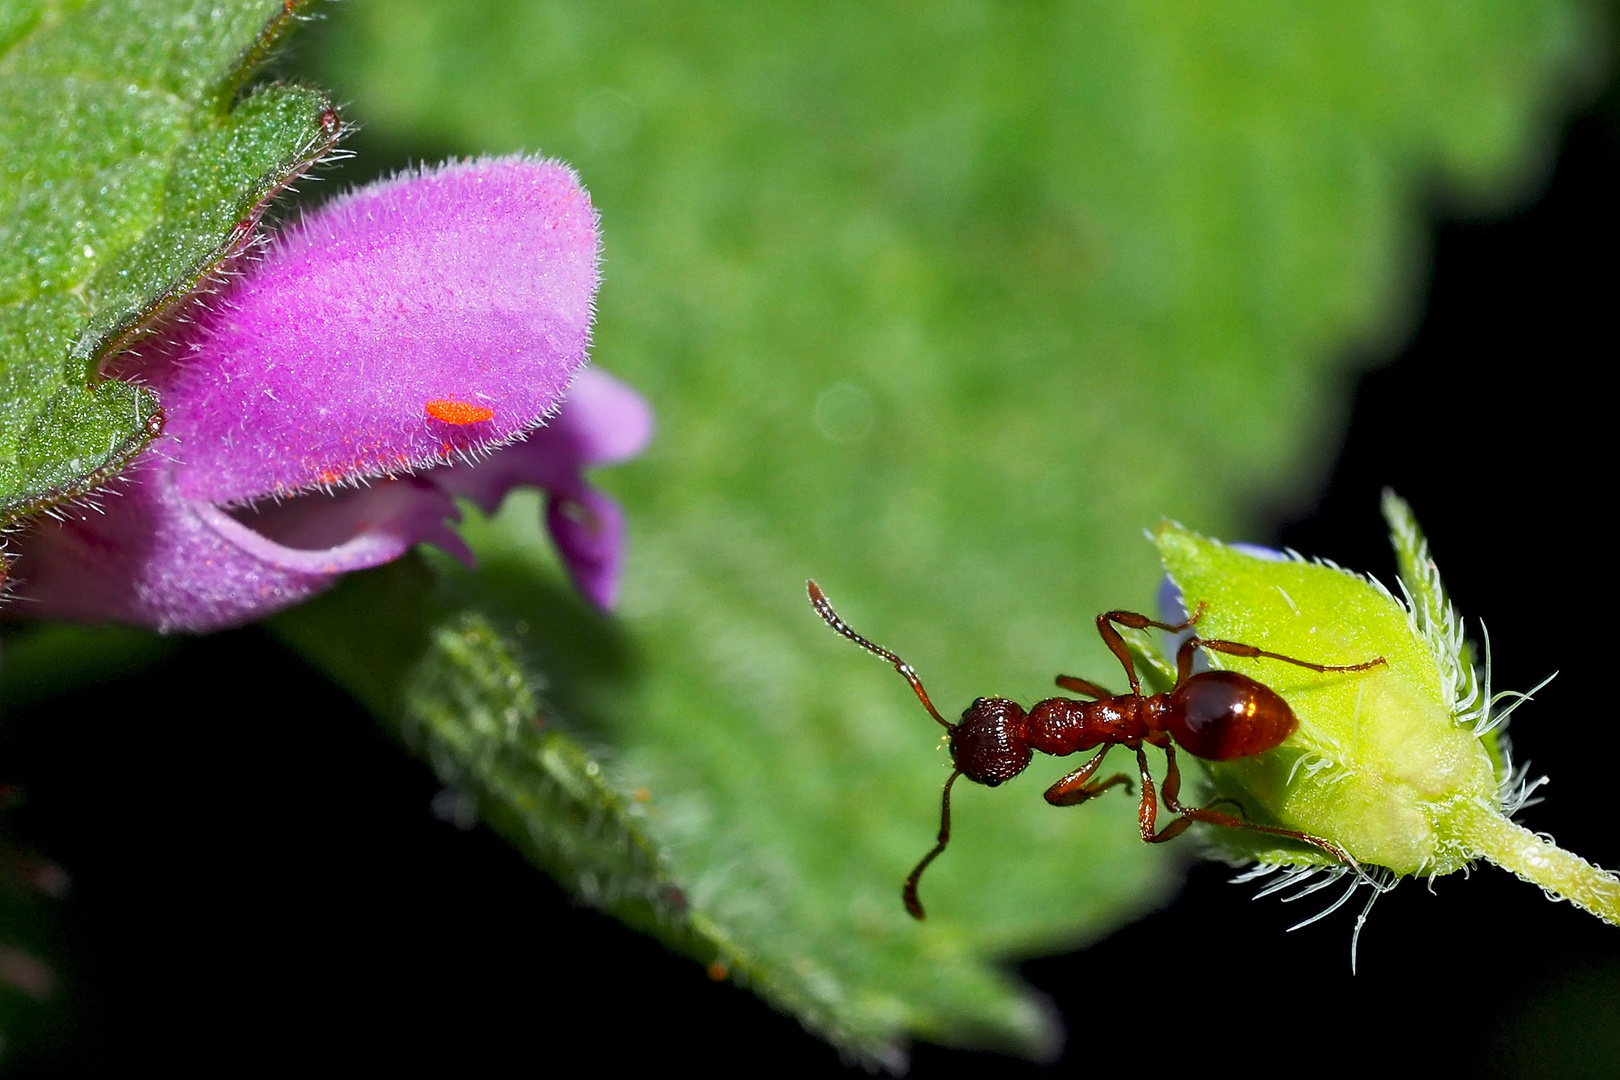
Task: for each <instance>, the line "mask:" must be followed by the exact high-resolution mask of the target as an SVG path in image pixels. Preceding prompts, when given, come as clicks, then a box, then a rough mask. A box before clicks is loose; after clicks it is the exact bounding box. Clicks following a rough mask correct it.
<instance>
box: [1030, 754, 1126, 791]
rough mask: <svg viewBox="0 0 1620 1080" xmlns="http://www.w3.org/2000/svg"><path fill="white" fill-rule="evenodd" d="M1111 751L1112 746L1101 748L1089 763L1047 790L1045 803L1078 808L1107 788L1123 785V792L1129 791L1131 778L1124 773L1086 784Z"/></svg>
mask: <svg viewBox="0 0 1620 1080" xmlns="http://www.w3.org/2000/svg"><path fill="white" fill-rule="evenodd" d="M1112 749H1113V747H1112V746H1105V747H1103V748H1102V749H1101V750H1099V751H1097V753H1096V755H1095V756H1094V757H1092V759H1091V760H1090V761H1088V762H1086V763H1085V764H1084V765H1082V766H1080V767H1079V768H1078V769H1076V770H1074V772H1072V773H1070V774H1069V775H1068V776H1065V777H1064V778H1063V779H1061V780H1059V781H1058V782H1057V783H1055V784H1053V785H1052V786H1051V787H1049V788H1047V789H1046V801H1047V802H1049V803H1051V804H1052V805H1053V806H1078V805H1079V804H1080V803H1083V802H1085V801H1086V800H1087V799H1094V798H1096V797H1097V796H1098V795H1101V794H1102V793H1103V792H1105V791H1107V790H1108V789H1109V788H1111V787H1114V786H1116V785H1119V784H1124V785H1125V790H1126V791H1129V790H1130V789H1131V778H1130V777H1128V776H1126V775H1125V774H1124V773H1115V774H1114V775H1113V776H1110V777H1109V778H1108V779H1106V780H1099V781H1097V782H1096V783H1087V782H1086V781H1088V780H1090V779H1091V774H1092V773H1094V772H1096V771H1097V767H1098V766H1099V765H1101V764H1102V759H1103V758H1104V757H1106V756H1107V754H1108V751H1110V750H1112Z"/></svg>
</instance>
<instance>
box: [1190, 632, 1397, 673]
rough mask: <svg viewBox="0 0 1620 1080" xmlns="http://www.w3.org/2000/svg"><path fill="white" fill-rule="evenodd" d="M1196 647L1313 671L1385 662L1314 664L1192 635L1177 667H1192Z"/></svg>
mask: <svg viewBox="0 0 1620 1080" xmlns="http://www.w3.org/2000/svg"><path fill="white" fill-rule="evenodd" d="M1194 649H1208V650H1209V651H1210V652H1218V653H1224V654H1226V655H1227V656H1243V657H1248V658H1250V659H1253V658H1256V657H1262V656H1263V657H1265V658H1266V659H1268V660H1281V661H1282V662H1283V663H1285V664H1293V665H1294V666H1295V667H1302V668H1310V669H1311V670H1312V671H1323V672H1326V671H1366V670H1367V669H1369V668H1375V667H1378V666H1379V665H1381V664H1382V663H1384V658H1383V657H1382V656H1378V657H1374V658H1373V659H1371V660H1367V661H1365V662H1363V663H1360V664H1313V663H1311V662H1310V661H1309V660H1296V659H1295V658H1294V657H1292V656H1284V655H1283V654H1282V653H1274V652H1267V651H1266V650H1264V649H1259V648H1256V647H1255V646H1253V645H1245V644H1243V643H1242V642H1240V641H1222V640H1221V639H1220V638H1198V637H1191V638H1188V639H1187V640H1186V641H1185V642H1183V643H1182V645H1181V648H1180V649H1179V650H1177V652H1176V667H1177V669H1178V670H1179V669H1180V668H1182V667H1183V666H1186V667H1188V668H1189V669H1190V667H1191V663H1192V660H1191V658H1192V650H1194ZM1184 656H1185V657H1186V664H1185V665H1183V663H1182V660H1183V657H1184ZM1181 678H1182V680H1183V681H1184V680H1185V678H1186V676H1185V675H1183V676H1182V677H1181Z"/></svg>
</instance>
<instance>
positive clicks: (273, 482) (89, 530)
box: [17, 158, 652, 630]
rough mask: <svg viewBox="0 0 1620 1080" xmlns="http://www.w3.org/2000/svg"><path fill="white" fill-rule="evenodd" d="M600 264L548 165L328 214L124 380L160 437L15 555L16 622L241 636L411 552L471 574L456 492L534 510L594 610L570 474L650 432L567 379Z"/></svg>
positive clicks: (281, 242) (389, 187)
mask: <svg viewBox="0 0 1620 1080" xmlns="http://www.w3.org/2000/svg"><path fill="white" fill-rule="evenodd" d="M596 250H597V236H596V219H595V214H594V211H592V209H591V207H590V203H589V201H588V199H587V198H586V196H585V193H584V191H583V190H582V189H581V188H580V187H579V185H578V183H577V181H576V180H575V178H574V176H573V174H572V173H571V172H569V171H568V170H567V169H566V168H564V167H562V166H560V165H556V164H553V163H549V162H536V161H528V160H523V159H519V158H508V159H500V160H494V161H481V162H470V163H461V164H453V165H450V166H446V167H444V168H441V169H438V170H434V171H428V172H422V173H412V174H407V175H405V176H401V177H398V178H395V179H393V180H390V181H386V182H383V183H381V184H377V185H374V186H372V187H369V188H365V189H362V190H360V191H358V192H355V193H353V194H351V195H349V196H347V197H345V198H343V199H340V200H338V201H337V202H335V203H333V204H331V205H329V206H327V207H325V208H323V209H322V210H321V211H319V212H318V213H316V214H314V215H313V216H311V217H310V218H308V219H306V220H305V221H304V222H303V223H302V224H301V225H300V226H298V227H297V228H296V229H294V230H291V231H290V232H289V233H288V234H286V235H284V236H283V237H281V238H280V239H278V240H277V241H276V242H275V243H274V244H273V245H271V247H270V249H269V251H268V252H267V253H266V254H265V255H264V256H263V257H262V258H260V259H258V260H256V261H255V262H254V263H252V264H251V265H249V266H248V267H247V268H246V269H245V271H244V273H243V274H242V276H241V277H240V278H239V279H237V280H236V281H235V282H233V284H232V286H231V287H230V289H229V290H228V291H227V292H226V293H225V294H224V295H223V296H222V297H220V298H219V300H218V301H217V302H216V303H215V304H214V306H213V307H212V309H211V310H208V311H205V312H204V313H203V314H202V315H201V316H200V317H199V318H198V319H197V320H196V322H195V323H193V324H190V325H187V326H185V327H184V328H183V330H182V332H180V333H178V334H176V335H175V336H174V337H173V338H172V339H171V340H170V341H169V342H168V343H166V345H165V346H164V347H162V348H159V349H157V350H153V352H152V353H151V354H150V355H149V356H148V357H147V358H146V360H144V361H143V362H142V363H141V365H140V366H139V368H137V369H136V374H138V375H139V377H142V378H144V379H145V380H146V381H148V382H149V383H150V384H152V385H153V386H154V387H156V388H157V389H158V390H159V391H160V393H161V394H162V398H163V403H164V407H165V410H166V412H167V414H168V424H167V426H166V428H165V432H164V434H163V436H162V437H161V438H160V439H159V440H157V442H155V443H154V444H153V446H152V447H151V448H150V450H149V451H148V453H147V454H146V455H144V456H143V459H142V462H141V465H140V467H138V468H137V469H136V470H135V471H134V472H133V473H132V474H131V476H130V477H129V478H128V483H127V484H126V486H125V487H124V488H123V489H122V490H121V491H118V492H115V493H114V494H113V495H111V497H108V498H106V499H105V500H104V502H103V505H102V506H101V507H100V510H101V512H100V513H90V512H87V513H85V514H84V515H83V516H81V517H78V518H73V519H69V520H64V521H60V522H43V523H40V524H39V525H38V526H36V527H35V529H34V530H33V531H32V532H31V533H29V534H28V535H26V536H25V537H24V538H23V540H22V542H21V544H20V545H19V547H20V550H19V556H20V557H19V560H18V563H17V569H18V571H19V577H20V579H21V581H22V584H21V586H20V588H19V590H18V592H19V600H20V601H21V603H20V604H19V607H18V610H19V612H20V613H27V614H34V615H42V616H51V617H60V618H72V619H85V620H96V619H118V620H123V621H129V622H136V623H143V624H146V625H150V626H156V627H159V628H161V629H165V630H174V629H184V630H211V629H217V628H220V627H224V626H230V625H235V624H239V623H243V622H248V621H251V620H252V619H255V618H258V617H260V616H262V615H265V614H268V613H269V612H271V611H275V610H278V609H280V608H282V607H286V606H288V605H290V604H293V603H296V602H298V601H299V600H302V599H304V598H305V597H307V596H310V595H312V594H313V593H316V592H319V591H321V590H322V589H325V588H327V587H328V586H330V585H331V584H332V583H333V582H334V581H335V580H336V578H337V577H338V576H339V575H341V574H343V573H346V572H348V571H350V570H355V569H360V568H362V567H367V566H374V565H377V564H379V563H382V562H386V561H388V560H390V559H393V558H396V557H398V556H399V555H400V554H402V553H403V552H405V551H406V550H408V549H409V548H410V547H411V546H412V545H413V544H416V543H432V544H437V545H438V546H440V547H442V548H444V549H445V550H447V551H449V552H451V553H452V554H454V555H456V556H457V557H459V558H461V559H463V560H464V561H467V562H469V563H470V561H471V558H472V556H471V553H470V552H469V551H468V550H467V548H466V546H465V544H464V543H463V542H462V541H461V539H460V537H459V536H458V535H457V534H456V533H455V532H454V531H453V530H452V529H451V528H450V527H449V524H450V523H453V522H455V521H457V520H459V513H458V511H457V510H456V507H455V503H454V497H457V496H461V497H465V498H468V499H470V500H472V501H474V502H475V503H477V504H478V505H480V506H481V507H483V508H484V509H485V510H486V511H491V512H492V511H493V510H494V509H495V508H496V507H497V506H498V505H499V503H500V501H501V500H502V498H504V496H505V494H506V492H507V491H508V490H510V489H511V488H512V487H514V486H518V485H528V486H536V487H542V488H545V489H546V490H547V491H548V492H549V493H550V497H549V499H548V508H547V520H548V524H549V525H550V528H551V531H552V535H553V537H554V538H555V540H556V542H557V544H558V548H559V550H560V551H561V552H562V555H563V558H564V561H565V563H566V564H567V566H568V567H569V570H570V572H571V573H572V574H573V576H574V579H575V581H576V584H577V585H578V586H579V588H580V590H581V592H582V593H583V594H584V595H585V596H586V597H587V598H588V599H590V600H591V601H592V602H593V603H596V604H598V605H599V606H603V607H607V606H610V605H611V604H612V602H613V599H614V596H615V593H616V590H617V581H618V572H619V566H620V563H621V560H622V548H623V531H624V529H623V515H622V514H621V513H620V511H619V510H618V508H617V506H615V505H614V504H613V502H612V501H611V500H609V499H608V498H607V497H606V496H605V495H602V494H601V493H599V492H596V491H594V490H592V489H591V488H590V487H589V486H588V485H587V483H586V482H585V479H584V470H585V469H586V468H588V467H590V466H592V465H598V464H606V463H609V462H612V461H618V460H623V459H624V458H627V457H630V456H632V455H634V454H635V453H637V452H638V451H639V450H640V449H641V447H642V446H643V445H644V444H645V443H646V441H647V439H648V438H649V437H650V434H651V431H652V414H651V410H650V409H648V407H647V405H646V403H645V402H643V401H642V399H641V398H640V397H639V396H638V395H636V393H635V392H634V391H632V390H630V389H629V388H628V387H626V386H624V385H623V384H622V383H619V382H617V381H616V380H614V379H612V378H611V377H609V376H606V375H603V374H601V373H599V372H593V371H581V370H580V367H581V365H582V364H583V363H584V359H585V348H586V344H587V338H588V335H589V329H590V320H591V305H592V301H593V299H594V295H595V289H596V282H597V274H596ZM570 382H572V383H573V388H572V392H571V394H570V396H569V398H568V400H567V402H566V403H564V404H563V405H562V407H561V409H560V410H559V409H558V403H559V401H560V400H561V399H562V397H563V395H564V394H565V393H568V392H569V386H570ZM548 414H549V420H548ZM542 423H543V424H544V426H538V427H537V426H536V425H539V424H542ZM503 444H504V445H503ZM451 462H460V463H459V464H455V465H454V466H453V467H452V466H451V465H450V464H448V463H451ZM474 462H477V464H476V466H475V465H474V464H473V463H474ZM357 485H358V486H357Z"/></svg>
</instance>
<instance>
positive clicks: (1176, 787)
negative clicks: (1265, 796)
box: [1152, 746, 1356, 866]
mask: <svg viewBox="0 0 1620 1080" xmlns="http://www.w3.org/2000/svg"><path fill="white" fill-rule="evenodd" d="M1164 756H1165V759H1166V760H1167V761H1168V762H1169V766H1168V767H1167V768H1166V770H1165V774H1164V808H1165V809H1166V810H1169V811H1170V812H1172V813H1175V814H1180V815H1181V816H1180V817H1179V818H1177V819H1176V820H1175V821H1172V822H1171V823H1170V824H1169V825H1166V826H1165V827H1164V831H1163V832H1161V833H1159V834H1158V835H1157V836H1155V837H1154V838H1153V841H1152V842H1153V843H1155V844H1162V843H1164V842H1165V841H1166V840H1170V839H1173V838H1175V837H1177V836H1180V835H1181V834H1182V833H1183V832H1186V831H1187V826H1189V825H1191V824H1192V823H1193V822H1195V821H1202V822H1204V823H1205V824H1207V825H1225V826H1229V827H1231V828H1234V829H1253V830H1255V831H1256V832H1263V833H1270V834H1271V835H1272V836H1286V837H1287V838H1288V839H1290V840H1299V841H1301V842H1303V843H1306V844H1311V845H1312V846H1314V847H1319V848H1321V849H1322V850H1323V851H1325V852H1327V853H1328V854H1329V855H1332V856H1333V857H1334V858H1335V859H1338V860H1339V861H1340V862H1342V863H1345V864H1346V865H1349V866H1355V865H1356V861H1355V860H1354V859H1352V858H1351V857H1350V856H1349V855H1348V854H1346V853H1345V850H1344V849H1343V848H1341V847H1340V846H1339V845H1338V844H1335V843H1333V842H1332V841H1331V840H1324V839H1322V838H1321V837H1320V836H1312V835H1311V834H1310V833H1303V832H1298V831H1296V830H1294V829H1279V828H1275V827H1273V826H1271V825H1256V824H1255V823H1254V822H1252V821H1245V820H1243V819H1242V818H1235V817H1233V816H1232V815H1231V814H1223V813H1221V812H1220V811H1218V810H1211V809H1210V806H1218V805H1220V804H1221V803H1223V802H1229V803H1232V804H1233V805H1235V806H1237V807H1238V809H1239V810H1241V809H1242V805H1241V804H1240V803H1237V801H1236V800H1234V799H1216V800H1215V801H1214V802H1212V803H1210V804H1209V806H1204V807H1194V806H1182V805H1181V802H1180V796H1181V769H1180V767H1179V766H1178V765H1177V764H1176V748H1175V747H1173V746H1166V747H1165V748H1164Z"/></svg>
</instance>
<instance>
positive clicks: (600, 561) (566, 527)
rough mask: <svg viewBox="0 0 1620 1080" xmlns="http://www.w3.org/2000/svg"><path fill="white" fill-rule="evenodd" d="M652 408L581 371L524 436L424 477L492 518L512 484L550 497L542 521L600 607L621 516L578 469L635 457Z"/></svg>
mask: <svg viewBox="0 0 1620 1080" xmlns="http://www.w3.org/2000/svg"><path fill="white" fill-rule="evenodd" d="M652 431H653V415H652V409H651V407H649V406H648V404H647V402H646V400H645V399H643V398H642V396H641V395H640V394H638V393H636V392H635V391H634V390H632V389H630V387H628V386H626V385H625V384H624V383H622V382H620V381H619V380H617V379H615V378H613V377H612V376H611V375H608V374H606V373H605V372H602V371H598V370H596V369H595V368H586V369H585V370H584V371H582V372H580V374H579V378H578V379H576V380H575V382H574V385H573V387H572V388H571V389H570V390H569V392H568V400H567V401H565V402H564V403H563V407H562V409H561V410H560V411H559V412H558V413H557V415H556V416H553V417H552V418H551V419H550V420H549V421H547V423H546V425H545V426H544V427H541V428H537V429H536V430H534V431H531V432H530V433H529V435H528V437H527V438H526V439H524V440H523V441H521V442H517V443H513V444H512V445H510V446H503V447H502V448H501V449H499V450H497V451H495V452H494V453H493V454H491V455H490V457H489V459H488V460H486V461H481V462H479V463H478V464H477V465H476V466H475V467H473V468H466V467H461V466H457V467H442V468H438V469H434V470H433V471H431V472H429V473H427V474H426V475H427V477H428V479H430V480H432V481H433V482H434V483H436V484H438V485H439V486H440V487H442V488H443V489H444V490H445V491H447V492H450V493H451V494H453V495H457V496H460V497H461V498H464V499H469V500H471V501H472V502H473V503H475V504H477V505H478V506H479V507H480V508H481V509H482V510H483V511H484V512H485V513H494V512H495V510H496V509H497V508H498V507H499V506H500V504H501V500H502V499H504V498H505V497H506V493H507V492H508V491H510V490H511V489H512V488H514V487H538V488H544V489H545V490H546V491H547V492H549V493H550V497H549V498H548V500H547V504H546V524H547V527H548V528H549V529H550V531H551V536H552V539H553V540H554V541H555V542H556V544H557V550H558V552H559V553H560V554H561V555H562V557H563V562H564V565H566V566H567V567H568V572H569V574H570V575H571V576H572V577H573V579H574V584H575V586H576V587H577V588H578V589H579V591H580V592H581V594H583V595H584V596H585V597H586V598H587V599H589V600H590V601H591V602H592V603H593V604H595V605H596V606H597V607H600V608H604V609H606V608H611V607H612V606H613V603H614V600H615V598H616V597H617V595H618V588H619V585H618V582H619V570H620V567H621V566H622V564H623V561H624V551H623V548H624V515H623V513H622V512H621V511H620V510H619V508H618V505H617V504H616V503H614V502H613V500H612V499H610V498H608V497H607V496H606V495H604V494H602V493H601V492H599V491H596V490H595V489H593V488H592V487H591V486H590V485H589V483H588V482H587V481H586V480H585V476H584V470H585V468H586V467H588V466H591V465H606V464H610V463H612V462H615V461H623V460H625V459H627V458H631V457H634V456H635V455H637V454H639V453H640V452H641V451H642V449H643V448H644V447H645V446H646V444H647V442H648V440H649V439H651V438H652Z"/></svg>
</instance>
